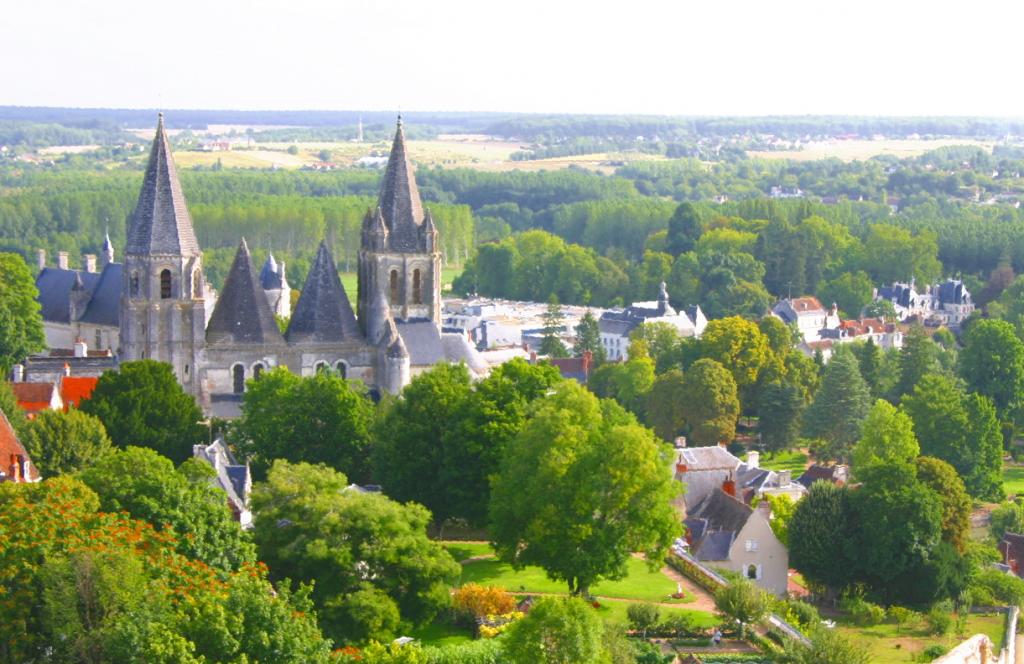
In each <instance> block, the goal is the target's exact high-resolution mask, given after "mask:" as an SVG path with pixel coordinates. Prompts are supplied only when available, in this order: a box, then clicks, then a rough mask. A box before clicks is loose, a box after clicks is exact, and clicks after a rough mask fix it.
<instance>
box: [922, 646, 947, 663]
mask: <svg viewBox="0 0 1024 664" xmlns="http://www.w3.org/2000/svg"><path fill="white" fill-rule="evenodd" d="M947 652H949V648H947V647H946V646H944V645H942V644H941V643H933V644H932V645H930V646H928V647H927V648H925V649H924V650H922V651H921V661H923V662H930V661H932V660H934V659H938V658H939V657H942V656H943V655H945V654H946V653H947Z"/></svg>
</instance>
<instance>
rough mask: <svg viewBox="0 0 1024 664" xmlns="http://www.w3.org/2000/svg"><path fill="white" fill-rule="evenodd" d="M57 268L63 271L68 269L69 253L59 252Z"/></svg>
mask: <svg viewBox="0 0 1024 664" xmlns="http://www.w3.org/2000/svg"><path fill="white" fill-rule="evenodd" d="M57 267H59V268H60V269H62V270H66V269H68V252H66V251H58V252H57Z"/></svg>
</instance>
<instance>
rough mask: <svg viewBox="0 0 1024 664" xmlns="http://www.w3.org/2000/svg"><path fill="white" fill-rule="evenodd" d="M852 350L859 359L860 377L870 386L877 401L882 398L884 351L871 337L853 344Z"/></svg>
mask: <svg viewBox="0 0 1024 664" xmlns="http://www.w3.org/2000/svg"><path fill="white" fill-rule="evenodd" d="M850 350H852V351H853V354H854V356H855V357H856V358H857V365H858V366H859V367H860V375H861V377H862V378H863V379H864V382H865V383H867V384H868V389H869V390H870V391H871V396H872V397H874V398H875V399H878V398H881V396H882V390H881V380H882V350H881V349H880V348H879V347H878V344H876V343H875V340H874V339H872V338H871V337H868V340H867V341H864V342H856V343H854V344H852V345H851V346H850Z"/></svg>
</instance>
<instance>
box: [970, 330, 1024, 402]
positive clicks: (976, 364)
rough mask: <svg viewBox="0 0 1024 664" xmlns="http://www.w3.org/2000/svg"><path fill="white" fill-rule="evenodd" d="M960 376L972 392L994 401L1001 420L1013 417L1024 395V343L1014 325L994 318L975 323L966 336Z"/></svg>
mask: <svg viewBox="0 0 1024 664" xmlns="http://www.w3.org/2000/svg"><path fill="white" fill-rule="evenodd" d="M960 375H961V376H963V378H964V380H965V381H966V382H967V389H968V390H970V391H972V392H977V393H979V394H982V395H984V396H986V397H988V398H989V399H991V400H992V402H993V403H994V404H995V407H996V412H998V413H999V416H1000V417H1002V418H1004V419H1006V418H1008V417H1010V416H1011V414H1012V413H1013V412H1014V410H1015V409H1016V408H1018V407H1019V405H1020V395H1021V393H1022V392H1024V343H1022V342H1021V340H1020V338H1019V337H1017V335H1016V333H1015V332H1014V329H1013V326H1012V325H1010V324H1009V323H1007V322H1005V321H1001V320H992V319H987V320H979V321H976V322H975V323H973V324H972V325H971V326H970V327H969V328H968V329H967V332H966V333H965V334H964V349H963V351H961V353H960Z"/></svg>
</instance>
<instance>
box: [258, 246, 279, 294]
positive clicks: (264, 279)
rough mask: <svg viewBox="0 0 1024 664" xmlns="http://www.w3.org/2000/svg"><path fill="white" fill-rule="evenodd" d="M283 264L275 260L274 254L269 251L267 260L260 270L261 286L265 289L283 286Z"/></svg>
mask: <svg viewBox="0 0 1024 664" xmlns="http://www.w3.org/2000/svg"><path fill="white" fill-rule="evenodd" d="M281 276H282V275H281V266H280V265H278V263H277V261H276V260H274V254H272V253H270V252H267V260H266V262H265V263H263V269H261V270H260V286H262V287H263V290H270V289H272V288H280V287H281Z"/></svg>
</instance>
